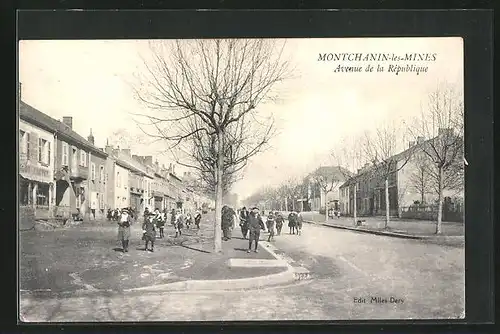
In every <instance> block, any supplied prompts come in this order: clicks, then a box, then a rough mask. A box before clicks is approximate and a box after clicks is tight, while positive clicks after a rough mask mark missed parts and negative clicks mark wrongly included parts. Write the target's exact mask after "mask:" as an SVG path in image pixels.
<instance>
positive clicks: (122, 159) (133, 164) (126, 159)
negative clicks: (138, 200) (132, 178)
mask: <svg viewBox="0 0 500 334" xmlns="http://www.w3.org/2000/svg"><path fill="white" fill-rule="evenodd" d="M111 157H113V159H115V160H116V164H117V165H119V166H121V167H123V168H126V169H128V170H130V171H132V172H134V173H137V174H140V175H142V176H147V177H149V178H153V176H152V175H150V174H149V173H148V171H147V168H146V166H144V165H142V164H141V163H139V162H138V161H137V160H135V159H134V158H132V157H130V156H128V155H127V154H125V153H123V152H120V151H117V150H114V151H113V153H112V154H111Z"/></svg>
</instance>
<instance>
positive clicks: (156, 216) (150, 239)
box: [117, 208, 201, 253]
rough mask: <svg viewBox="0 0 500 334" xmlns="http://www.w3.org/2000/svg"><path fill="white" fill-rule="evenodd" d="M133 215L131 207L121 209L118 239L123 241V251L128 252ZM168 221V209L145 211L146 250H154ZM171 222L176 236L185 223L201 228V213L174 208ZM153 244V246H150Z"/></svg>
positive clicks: (144, 239)
mask: <svg viewBox="0 0 500 334" xmlns="http://www.w3.org/2000/svg"><path fill="white" fill-rule="evenodd" d="M133 218H134V217H133V216H132V214H131V210H130V209H129V208H124V209H122V210H121V211H120V216H119V218H118V219H117V220H118V240H119V241H121V243H122V249H123V252H125V253H126V252H128V244H129V240H130V225H131V224H132V222H133ZM166 222H167V210H166V209H165V210H163V211H160V210H159V209H155V210H154V211H149V209H148V208H146V210H145V211H144V221H143V224H142V240H143V241H144V242H145V247H144V250H146V251H150V252H154V243H155V240H156V237H157V232H159V238H164V237H165V234H164V230H165V224H166ZM170 222H171V224H172V226H173V227H174V229H175V237H176V238H177V237H179V236H181V235H182V229H183V228H184V225H186V227H187V228H189V227H190V225H191V224H192V223H194V224H195V225H196V227H197V228H198V229H199V228H200V223H201V213H200V211H196V213H195V214H194V215H191V213H187V214H186V215H184V214H183V213H182V211H181V210H175V209H172V211H171V213H170ZM149 246H151V247H149Z"/></svg>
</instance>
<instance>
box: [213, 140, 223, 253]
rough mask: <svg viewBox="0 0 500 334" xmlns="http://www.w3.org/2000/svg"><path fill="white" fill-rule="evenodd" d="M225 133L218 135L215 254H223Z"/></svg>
mask: <svg viewBox="0 0 500 334" xmlns="http://www.w3.org/2000/svg"><path fill="white" fill-rule="evenodd" d="M223 140H224V136H223V133H221V132H219V133H218V134H217V145H218V147H217V165H216V169H215V172H216V180H217V183H216V184H215V221H214V252H215V253H220V252H222V195H223V194H222V173H223V165H224V153H223Z"/></svg>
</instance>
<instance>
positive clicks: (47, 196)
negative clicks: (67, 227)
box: [19, 161, 54, 219]
mask: <svg viewBox="0 0 500 334" xmlns="http://www.w3.org/2000/svg"><path fill="white" fill-rule="evenodd" d="M19 174H20V178H19V205H20V210H21V211H29V212H32V213H33V215H34V217H35V218H36V219H47V218H50V217H51V216H52V206H53V204H54V198H53V194H54V181H53V178H52V175H51V171H50V168H49V167H43V166H37V165H35V164H32V163H30V161H21V163H20V165H19Z"/></svg>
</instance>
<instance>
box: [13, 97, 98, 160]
mask: <svg viewBox="0 0 500 334" xmlns="http://www.w3.org/2000/svg"><path fill="white" fill-rule="evenodd" d="M19 118H20V119H22V120H24V121H26V122H28V123H30V124H33V125H36V126H38V127H40V128H43V129H46V130H47V131H49V132H52V133H56V134H57V135H58V136H59V137H61V139H66V140H70V141H73V142H74V143H76V144H77V145H79V146H81V147H83V148H85V149H87V150H89V151H91V152H92V153H97V154H100V155H101V156H104V157H107V156H108V154H107V153H106V152H104V151H103V150H101V149H99V148H98V147H96V146H94V145H93V144H92V143H91V142H89V141H88V140H87V139H85V138H83V137H82V136H80V135H79V134H78V133H76V132H75V131H74V130H73V129H71V128H69V127H68V126H67V125H66V124H64V123H62V122H60V121H58V120H56V119H54V118H52V117H50V116H48V115H46V114H44V113H43V112H41V111H40V110H38V109H36V108H34V107H32V106H30V105H29V104H27V103H25V102H23V101H21V102H20V103H19Z"/></svg>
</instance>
